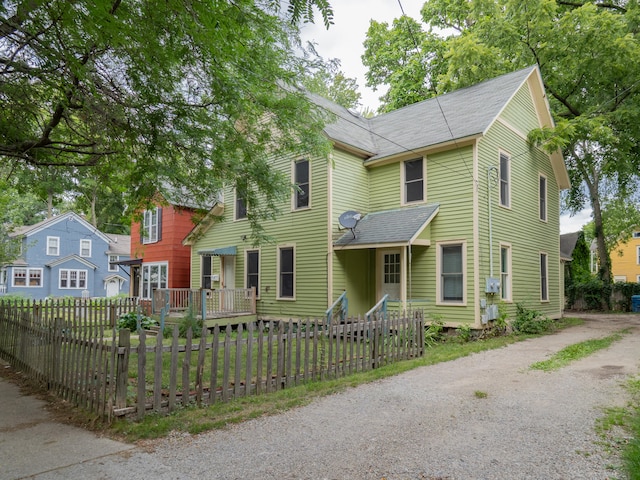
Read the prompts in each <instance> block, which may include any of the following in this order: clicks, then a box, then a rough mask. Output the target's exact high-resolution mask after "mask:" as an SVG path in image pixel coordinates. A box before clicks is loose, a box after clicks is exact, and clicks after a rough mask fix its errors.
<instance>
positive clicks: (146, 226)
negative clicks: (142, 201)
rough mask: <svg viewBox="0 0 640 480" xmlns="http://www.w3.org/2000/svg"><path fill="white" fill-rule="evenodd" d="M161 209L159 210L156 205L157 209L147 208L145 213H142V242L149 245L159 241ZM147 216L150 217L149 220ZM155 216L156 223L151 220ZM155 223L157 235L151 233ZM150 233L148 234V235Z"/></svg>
mask: <svg viewBox="0 0 640 480" xmlns="http://www.w3.org/2000/svg"><path fill="white" fill-rule="evenodd" d="M159 213H160V212H159V211H158V207H156V208H155V209H151V210H145V211H144V213H143V214H142V243H143V244H144V245H147V244H149V243H158V236H159V233H160V232H159V231H158V227H159V225H158V224H159V221H160V219H159V218H158V217H159ZM147 217H149V222H147ZM153 218H155V220H156V221H155V223H152V222H151V220H152V219H153ZM153 225H155V227H156V228H155V235H154V236H152V235H151V227H152V226H153ZM147 234H148V235H147Z"/></svg>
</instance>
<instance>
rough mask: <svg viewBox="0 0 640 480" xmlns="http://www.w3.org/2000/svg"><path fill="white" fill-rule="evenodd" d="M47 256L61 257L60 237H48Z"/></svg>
mask: <svg viewBox="0 0 640 480" xmlns="http://www.w3.org/2000/svg"><path fill="white" fill-rule="evenodd" d="M47 255H51V256H56V257H57V256H58V255H60V237H47Z"/></svg>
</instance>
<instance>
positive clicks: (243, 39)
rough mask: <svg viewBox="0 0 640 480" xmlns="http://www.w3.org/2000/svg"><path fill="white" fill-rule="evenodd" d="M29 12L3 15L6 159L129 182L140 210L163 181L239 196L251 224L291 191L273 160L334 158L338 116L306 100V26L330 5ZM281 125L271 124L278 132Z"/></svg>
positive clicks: (82, 5)
mask: <svg viewBox="0 0 640 480" xmlns="http://www.w3.org/2000/svg"><path fill="white" fill-rule="evenodd" d="M279 9H280V2H277V1H275V0H272V1H270V2H267V3H266V4H259V3H257V2H255V1H253V0H238V1H235V2H211V1H204V2H187V1H184V0H167V1H163V2H151V3H149V2H143V1H140V0H133V1H130V2H122V1H120V0H80V1H74V2H53V3H52V2H45V1H43V0H22V1H20V0H19V1H16V2H3V3H2V4H1V5H0V99H1V100H0V101H1V102H2V105H1V107H2V108H0V156H3V157H4V158H5V159H7V160H11V161H18V162H20V163H22V164H24V165H28V166H31V167H34V168H35V167H38V168H43V167H53V168H56V169H57V168H65V167H66V168H68V167H82V168H92V167H95V166H98V165H104V164H108V165H110V166H111V167H110V168H112V169H114V170H116V169H117V170H118V171H120V172H121V173H122V178H123V179H124V185H126V187H127V191H126V193H127V202H128V204H129V205H138V204H139V203H140V202H141V201H145V199H146V200H147V201H148V199H150V198H151V197H152V195H153V193H155V191H156V190H157V188H158V186H159V185H160V184H161V183H163V182H168V183H170V184H172V185H175V186H176V187H179V186H180V185H183V184H189V185H190V186H192V185H193V183H194V179H197V185H196V186H195V187H194V188H193V190H194V192H195V193H197V194H198V195H200V196H201V198H203V199H204V198H211V196H212V195H214V194H215V192H216V191H217V190H218V189H219V188H220V186H221V184H223V183H229V184H232V185H237V187H238V188H239V190H241V193H242V194H243V195H244V196H245V198H247V201H248V203H249V204H250V205H251V206H252V207H253V208H252V214H251V216H250V220H251V221H252V224H253V225H254V226H256V225H257V223H258V222H259V221H260V219H262V218H265V217H269V216H271V215H273V213H274V210H275V206H276V204H277V201H278V200H279V199H280V198H282V197H283V196H284V195H286V194H287V193H288V192H289V189H290V182H289V180H288V179H287V178H285V177H284V176H281V175H277V174H275V173H274V172H272V171H271V170H270V169H269V168H268V164H267V157H268V156H269V155H283V154H291V153H292V152H294V153H297V152H305V153H309V152H311V153H317V154H326V152H327V151H328V148H329V146H328V143H327V141H326V139H325V138H324V136H323V135H322V127H323V125H324V123H325V121H326V118H325V117H326V114H325V113H324V112H320V111H317V110H316V109H315V108H314V107H313V106H312V105H311V104H310V103H309V102H308V101H307V99H306V98H305V96H304V95H303V93H302V92H301V91H300V90H299V89H298V88H297V85H298V84H299V82H300V80H301V78H302V77H303V74H304V70H305V67H306V62H304V61H303V60H301V59H299V58H298V57H297V56H296V55H295V49H294V45H295V42H296V41H298V32H297V28H296V26H295V24H294V23H292V22H295V21H299V20H304V21H313V16H314V12H315V11H320V13H321V15H322V18H323V20H324V23H325V25H326V26H328V25H329V24H330V23H331V19H332V15H333V13H332V11H331V9H330V7H329V4H328V3H327V2H326V1H325V0H295V1H293V2H290V6H289V7H288V10H287V14H283V12H281V11H280V10H279ZM266 120H268V121H266Z"/></svg>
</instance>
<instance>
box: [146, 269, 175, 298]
mask: <svg viewBox="0 0 640 480" xmlns="http://www.w3.org/2000/svg"><path fill="white" fill-rule="evenodd" d="M151 267H158V268H160V269H161V268H162V267H166V269H167V288H168V286H169V262H153V263H143V264H142V265H141V266H140V298H143V299H145V300H147V299H150V298H151V297H145V296H143V294H144V293H145V288H144V283H145V282H144V271H145V269H150V268H151ZM161 277H162V276H161V275H159V276H158V279H160V278H161ZM155 288H160V287H159V286H158V285H155ZM151 291H152V292H153V288H152V289H151Z"/></svg>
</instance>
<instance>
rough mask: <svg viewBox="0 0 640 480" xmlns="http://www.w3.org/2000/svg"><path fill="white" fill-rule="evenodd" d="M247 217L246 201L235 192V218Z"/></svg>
mask: <svg viewBox="0 0 640 480" xmlns="http://www.w3.org/2000/svg"><path fill="white" fill-rule="evenodd" d="M243 218H247V202H246V201H245V200H244V198H242V197H241V196H240V195H238V192H236V220H242V219H243Z"/></svg>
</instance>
